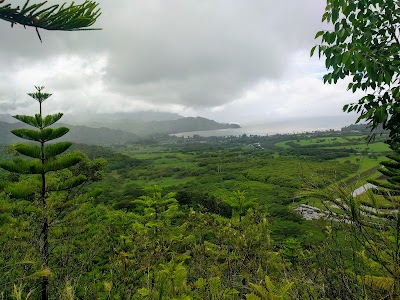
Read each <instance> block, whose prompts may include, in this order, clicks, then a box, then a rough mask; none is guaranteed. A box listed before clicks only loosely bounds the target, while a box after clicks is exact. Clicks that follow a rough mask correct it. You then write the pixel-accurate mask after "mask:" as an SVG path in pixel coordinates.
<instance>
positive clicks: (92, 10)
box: [0, 0, 101, 41]
mask: <svg viewBox="0 0 400 300" xmlns="http://www.w3.org/2000/svg"><path fill="white" fill-rule="evenodd" d="M4 1H5V0H0V4H2V3H4ZM46 2H47V1H45V2H42V3H38V4H31V5H30V4H29V0H27V1H26V2H25V4H24V5H23V6H22V7H20V6H16V7H15V6H12V5H11V4H9V3H8V4H3V5H2V6H0V19H3V20H5V21H8V22H10V23H11V27H13V26H14V24H20V25H23V26H24V27H26V26H30V27H34V28H35V29H36V32H37V34H38V37H39V39H40V41H41V40H42V39H41V37H40V34H39V29H46V30H62V31H77V30H96V29H97V28H88V27H90V26H92V25H93V24H94V23H95V22H96V20H97V18H98V17H99V16H100V14H101V13H100V9H99V8H98V3H96V2H94V1H89V0H85V2H84V3H82V4H75V3H74V2H72V3H71V4H69V5H67V3H63V4H61V5H60V4H54V5H51V6H46Z"/></svg>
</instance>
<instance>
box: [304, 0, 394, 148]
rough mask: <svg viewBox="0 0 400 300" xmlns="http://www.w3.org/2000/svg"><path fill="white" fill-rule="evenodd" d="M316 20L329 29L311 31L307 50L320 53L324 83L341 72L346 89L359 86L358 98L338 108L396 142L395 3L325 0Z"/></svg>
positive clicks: (333, 81)
mask: <svg viewBox="0 0 400 300" xmlns="http://www.w3.org/2000/svg"><path fill="white" fill-rule="evenodd" d="M322 21H326V22H328V23H330V24H332V30H322V31H319V32H318V33H317V34H316V38H320V39H321V43H320V44H319V45H316V46H315V47H313V48H312V50H311V55H313V54H314V52H315V50H317V51H316V52H317V53H318V54H319V56H320V57H321V56H324V57H325V65H326V68H327V70H328V73H327V74H325V75H324V82H325V83H337V81H338V80H340V79H344V78H345V77H347V78H348V79H349V80H350V82H349V84H348V89H349V90H351V91H352V92H353V93H354V92H356V91H361V92H362V93H363V94H364V96H362V97H361V98H360V99H359V100H358V103H351V104H348V105H345V106H344V108H343V109H344V111H346V112H352V111H355V112H357V113H358V114H359V118H358V120H357V122H359V121H362V120H365V121H366V122H368V124H369V125H370V126H371V128H372V129H374V128H377V127H378V126H380V125H382V126H383V128H384V129H387V130H388V131H389V134H390V137H389V140H388V143H389V144H392V145H395V144H399V143H400V122H399V119H400V107H399V101H400V84H399V83H400V72H399V67H400V56H399V46H400V32H399V29H400V3H399V1H393V0H374V1H367V0H340V1H337V0H327V5H326V9H325V13H324V15H323V17H322Z"/></svg>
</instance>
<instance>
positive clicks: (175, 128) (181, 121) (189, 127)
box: [0, 112, 240, 145]
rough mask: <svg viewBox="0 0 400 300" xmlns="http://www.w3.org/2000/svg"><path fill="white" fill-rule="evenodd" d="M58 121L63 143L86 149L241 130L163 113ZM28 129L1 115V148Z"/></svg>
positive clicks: (74, 117) (69, 117)
mask: <svg viewBox="0 0 400 300" xmlns="http://www.w3.org/2000/svg"><path fill="white" fill-rule="evenodd" d="M84 117H85V118H84ZM61 121H62V122H63V124H61V123H57V127H59V126H66V127H68V128H69V129H70V132H69V133H68V134H67V135H66V136H65V137H63V138H62V140H68V141H71V142H75V143H84V144H89V145H109V144H123V143H125V142H128V141H135V140H138V139H140V138H142V137H149V136H154V135H160V134H172V133H179V132H186V131H202V130H216V129H226V128H240V126H239V125H237V124H224V123H218V122H215V121H213V120H209V119H206V118H202V117H195V118H194V117H186V118H185V117H183V116H180V115H178V114H173V113H162V112H143V113H117V114H99V115H91V116H90V115H89V116H83V115H82V116H79V115H78V116H68V117H65V116H64V117H63V118H62V120H61ZM27 127H28V126H27V125H25V124H23V123H20V122H17V120H15V119H14V118H13V117H12V116H10V115H7V114H0V144H2V145H5V144H8V143H15V142H19V141H21V139H19V138H18V137H16V136H14V135H13V134H12V133H10V131H11V130H13V129H16V128H27Z"/></svg>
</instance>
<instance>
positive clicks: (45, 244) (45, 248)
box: [39, 103, 49, 300]
mask: <svg viewBox="0 0 400 300" xmlns="http://www.w3.org/2000/svg"><path fill="white" fill-rule="evenodd" d="M39 105H40V117H42V103H39ZM40 130H41V131H42V130H43V126H41V127H40ZM40 149H41V158H40V160H41V162H42V165H44V163H45V161H46V158H45V154H44V142H41V143H40ZM41 176H42V188H41V191H40V196H41V200H42V208H43V227H42V233H43V250H42V251H43V253H42V255H43V267H44V269H48V268H49V240H48V237H49V220H48V216H47V203H46V173H45V172H44V170H43V171H42V174H41ZM48 299H49V277H48V276H44V277H43V280H42V296H41V300H48Z"/></svg>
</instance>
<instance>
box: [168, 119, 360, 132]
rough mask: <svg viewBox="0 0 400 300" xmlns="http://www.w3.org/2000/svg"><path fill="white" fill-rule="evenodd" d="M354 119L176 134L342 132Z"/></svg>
mask: <svg viewBox="0 0 400 300" xmlns="http://www.w3.org/2000/svg"><path fill="white" fill-rule="evenodd" d="M354 121H355V118H354V117H348V116H346V117H326V118H312V119H296V120H287V121H281V122H270V123H268V122H265V123H244V124H240V126H241V128H232V129H231V128H229V129H219V130H205V131H191V132H181V133H177V134H174V135H176V136H179V137H182V136H183V137H191V136H193V135H196V134H197V135H200V136H230V135H234V136H238V135H243V134H247V135H273V134H287V133H304V132H312V131H326V130H330V129H333V130H340V128H342V127H344V126H348V125H350V124H354Z"/></svg>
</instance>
